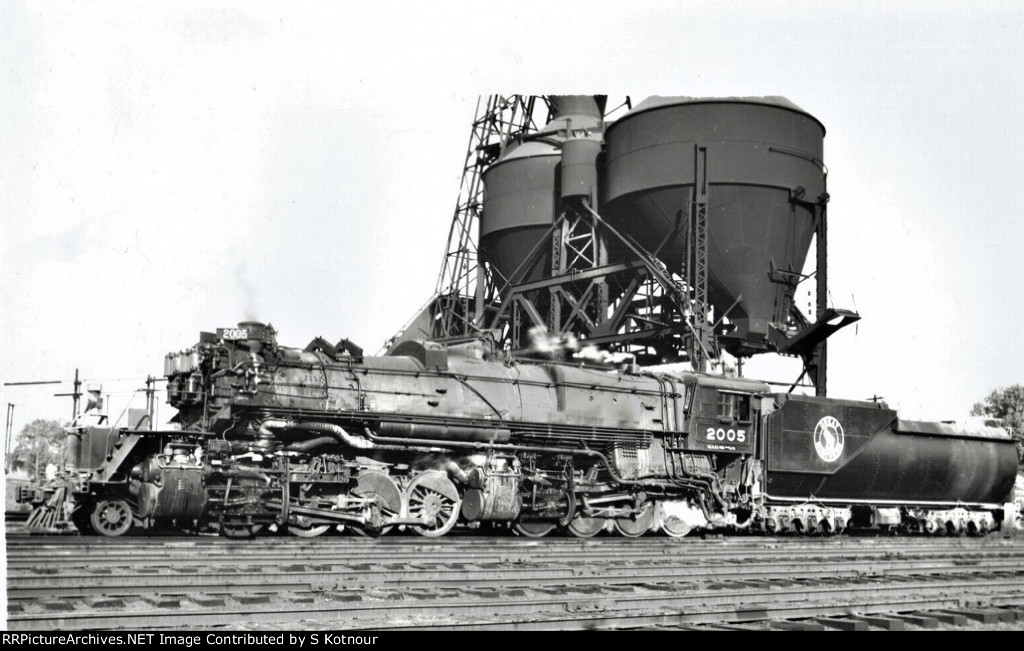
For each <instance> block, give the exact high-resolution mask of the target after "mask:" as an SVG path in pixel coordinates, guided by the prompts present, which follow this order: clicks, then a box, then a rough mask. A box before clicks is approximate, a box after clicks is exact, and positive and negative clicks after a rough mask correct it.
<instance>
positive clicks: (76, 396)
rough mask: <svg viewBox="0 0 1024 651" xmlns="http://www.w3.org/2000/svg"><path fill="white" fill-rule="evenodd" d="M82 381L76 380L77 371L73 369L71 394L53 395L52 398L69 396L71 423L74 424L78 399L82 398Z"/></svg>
mask: <svg viewBox="0 0 1024 651" xmlns="http://www.w3.org/2000/svg"><path fill="white" fill-rule="evenodd" d="M81 389H82V381H81V380H79V379H78V369H77V368H76V369H75V390H74V392H72V393H55V394H53V395H54V396H56V397H58V398H62V397H66V396H71V400H72V402H71V422H72V423H73V422H75V418H77V417H78V399H79V398H81V397H82V391H81Z"/></svg>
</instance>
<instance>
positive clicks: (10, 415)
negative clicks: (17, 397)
mask: <svg viewBox="0 0 1024 651" xmlns="http://www.w3.org/2000/svg"><path fill="white" fill-rule="evenodd" d="M60 382H61V381H60V380H42V381H39V382H4V386H5V387H23V386H32V385H37V384H60ZM4 435H5V439H4V472H5V473H7V472H9V471H10V469H11V444H12V442H13V441H14V403H13V402H8V403H7V421H6V423H5V427H4Z"/></svg>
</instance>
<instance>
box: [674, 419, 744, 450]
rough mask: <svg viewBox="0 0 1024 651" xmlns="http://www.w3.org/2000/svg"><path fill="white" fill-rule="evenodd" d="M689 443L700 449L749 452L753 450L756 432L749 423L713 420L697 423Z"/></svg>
mask: <svg viewBox="0 0 1024 651" xmlns="http://www.w3.org/2000/svg"><path fill="white" fill-rule="evenodd" d="M696 425H697V426H696V427H694V429H693V430H692V431H691V433H690V439H689V445H690V447H692V448H697V449H700V450H716V451H721V452H748V451H751V450H753V444H754V434H753V430H752V428H751V427H750V426H749V425H727V424H722V423H716V422H713V421H703V422H698V423H696Z"/></svg>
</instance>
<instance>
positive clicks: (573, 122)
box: [479, 95, 603, 282]
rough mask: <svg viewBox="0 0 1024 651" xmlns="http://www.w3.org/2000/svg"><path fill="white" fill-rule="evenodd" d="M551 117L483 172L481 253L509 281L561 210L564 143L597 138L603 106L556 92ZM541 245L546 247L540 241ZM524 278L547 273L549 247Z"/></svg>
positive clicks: (592, 99) (594, 100)
mask: <svg viewBox="0 0 1024 651" xmlns="http://www.w3.org/2000/svg"><path fill="white" fill-rule="evenodd" d="M551 100H552V104H553V117H552V119H551V121H550V122H548V124H547V125H545V126H544V127H543V128H542V129H540V130H539V131H538V132H537V133H534V134H530V136H528V138H527V139H526V140H524V141H523V142H521V143H517V144H514V145H512V146H509V147H508V149H507V150H506V151H505V152H504V153H503V154H502V155H501V157H500V158H499V159H498V160H497V161H496V162H495V163H494V164H493V165H491V166H490V167H489V168H487V170H486V171H485V172H484V174H483V182H484V205H483V213H482V214H481V216H480V238H479V242H480V251H479V257H480V259H481V260H482V261H484V262H488V263H490V264H491V265H492V267H493V268H494V269H495V270H496V271H497V272H498V274H499V275H500V278H501V280H502V281H503V280H504V279H507V278H508V277H509V276H510V275H511V274H512V273H513V272H514V271H515V270H516V269H517V268H518V267H519V265H520V263H521V262H523V260H525V259H526V258H527V257H528V256H529V254H530V252H531V251H532V250H533V248H534V247H535V246H536V245H537V244H538V243H539V242H540V240H541V239H542V238H543V237H544V234H545V233H546V232H547V231H548V229H549V228H551V225H552V224H553V223H554V221H555V219H556V218H557V217H558V215H559V211H560V199H561V196H562V195H561V194H560V193H561V185H562V183H561V178H560V167H561V162H562V146H563V144H564V143H565V142H566V140H568V139H570V137H572V138H573V139H582V140H591V141H593V142H594V143H595V144H596V146H597V147H598V149H600V142H601V125H602V113H601V112H602V110H603V107H601V106H600V105H599V100H598V98H596V97H594V96H592V95H570V96H554V97H552V98H551ZM542 246H545V245H542ZM542 253H543V254H544V256H543V258H542V259H541V260H540V262H539V263H538V264H537V265H536V266H535V267H533V268H532V269H531V270H530V272H529V273H528V274H526V275H525V276H522V277H521V278H520V280H521V281H523V282H529V281H533V280H539V279H541V278H544V277H546V276H547V275H549V273H550V267H551V254H550V245H546V248H545V249H544V250H543V251H542Z"/></svg>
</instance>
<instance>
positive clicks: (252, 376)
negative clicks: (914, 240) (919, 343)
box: [75, 322, 1017, 537]
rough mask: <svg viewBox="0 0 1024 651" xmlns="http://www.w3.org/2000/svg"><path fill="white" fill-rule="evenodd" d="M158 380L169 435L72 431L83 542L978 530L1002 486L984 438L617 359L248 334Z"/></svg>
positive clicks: (208, 347) (208, 342)
mask: <svg viewBox="0 0 1024 651" xmlns="http://www.w3.org/2000/svg"><path fill="white" fill-rule="evenodd" d="M166 373H167V380H168V400H169V402H170V403H171V405H173V406H174V407H176V408H177V409H178V414H177V416H176V417H175V419H176V420H177V424H178V426H179V427H180V428H181V429H180V430H175V431H166V432H144V431H130V430H122V431H110V430H107V429H91V430H86V431H82V432H79V433H77V434H76V436H77V437H78V438H79V439H81V442H80V443H78V448H77V453H76V457H75V458H77V459H78V467H79V470H80V476H81V477H82V478H83V481H82V482H80V483H79V485H78V486H77V487H76V488H75V496H76V503H77V504H78V507H77V509H78V510H77V511H76V513H77V514H78V515H77V517H76V519H75V521H76V522H78V523H81V524H82V525H83V526H82V527H80V528H84V529H86V530H91V531H96V532H98V533H101V534H105V535H120V534H122V533H125V532H126V531H128V530H129V529H130V528H131V526H132V525H136V526H154V525H157V524H160V523H169V524H173V525H175V526H178V527H183V528H188V529H195V528H200V529H203V528H216V529H219V531H220V532H221V533H222V535H226V536H249V535H252V534H254V533H256V532H258V531H260V530H262V529H264V528H266V527H272V528H276V529H279V530H280V529H286V530H287V531H288V532H289V533H292V534H295V535H300V536H315V535H320V534H322V533H325V532H327V531H328V530H331V529H348V530H351V531H353V532H357V533H363V534H371V535H379V534H382V533H386V532H388V531H391V530H392V529H394V528H396V527H399V528H402V529H409V530H412V531H414V532H416V533H419V534H422V535H424V536H441V535H443V534H446V533H448V532H450V531H451V530H452V529H453V528H455V527H457V526H460V527H481V526H487V527H494V528H511V529H513V530H514V531H516V532H517V533H519V534H521V535H525V536H542V535H545V534H547V533H549V532H552V531H555V530H556V529H557V530H563V531H566V532H568V533H570V534H572V535H575V536H581V537H589V536H593V535H595V534H597V533H598V532H601V531H603V530H607V531H614V532H617V533H618V534H621V535H624V536H640V535H643V534H645V533H648V532H652V531H660V532H663V533H665V534H668V535H671V536H682V535H686V534H687V533H689V532H690V531H692V530H694V529H697V530H701V529H717V530H732V531H735V530H746V531H754V532H767V533H783V532H792V533H838V532H842V531H844V530H847V529H850V528H857V527H865V528H866V527H873V528H879V527H881V528H897V529H900V530H905V531H921V532H931V533H945V532H950V533H964V532H968V533H984V532H986V531H989V530H992V529H994V528H997V527H998V526H999V525H1000V523H1001V520H1002V517H1003V508H1004V503H1006V502H1009V501H1010V500H1011V497H1010V495H1011V493H1012V490H1013V485H1014V480H1015V477H1016V471H1017V456H1016V453H1015V450H1014V446H1013V442H1012V440H1011V438H1010V437H1009V436H1008V435H1007V433H1006V432H1004V431H1003V430H1001V429H995V428H979V429H974V430H968V429H964V428H959V427H954V426H951V425H948V424H942V423H927V422H917V421H906V420H902V419H900V418H899V417H898V416H897V414H896V413H895V412H894V411H893V410H891V409H889V408H888V407H887V406H886V405H885V404H884V403H881V402H857V401H849V400H838V399H832V398H819V397H808V396H797V395H790V394H784V393H774V392H772V391H771V390H770V387H769V386H768V385H767V384H765V383H763V382H760V381H756V380H751V379H745V378H736V377H725V376H720V375H709V374H701V373H693V372H681V373H678V372H677V373H673V372H659V371H657V370H653V369H649V368H639V367H637V366H635V365H633V364H631V363H628V361H627V363H622V364H617V365H615V364H604V363H589V362H586V361H583V360H580V359H574V358H572V357H566V359H562V360H555V359H516V358H513V357H511V356H509V355H508V354H507V353H502V352H500V351H499V350H497V349H496V347H495V346H493V344H491V343H489V342H488V341H487V340H486V339H480V340H471V341H465V342H462V343H458V344H450V345H447V346H443V345H441V344H439V343H436V342H429V341H407V342H405V343H403V344H402V345H400V346H398V347H397V348H395V349H394V350H393V351H392V352H391V353H390V354H388V355H386V356H367V355H364V354H363V352H362V350H361V349H359V348H358V347H357V346H355V345H353V344H351V342H348V341H346V340H342V341H340V342H339V343H338V344H331V343H329V342H327V341H326V340H324V339H321V338H316V339H314V340H313V341H312V342H311V343H310V344H309V345H308V346H306V347H305V348H304V349H298V348H290V347H285V346H282V345H279V344H278V342H277V339H276V333H275V331H274V329H273V328H272V327H271V326H269V325H264V324H260V323H252V322H246V323H241V324H239V325H238V326H237V327H233V328H223V329H219V330H217V331H216V332H215V333H202V334H201V336H200V340H199V342H198V343H197V344H196V345H194V346H193V347H191V348H189V349H187V350H185V351H182V352H176V353H173V354H170V355H168V356H167V358H166Z"/></svg>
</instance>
